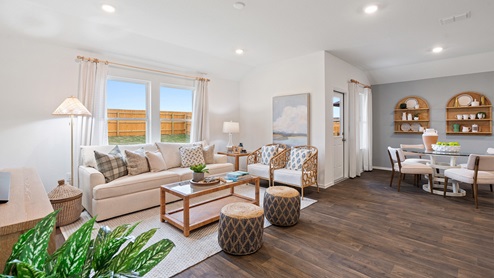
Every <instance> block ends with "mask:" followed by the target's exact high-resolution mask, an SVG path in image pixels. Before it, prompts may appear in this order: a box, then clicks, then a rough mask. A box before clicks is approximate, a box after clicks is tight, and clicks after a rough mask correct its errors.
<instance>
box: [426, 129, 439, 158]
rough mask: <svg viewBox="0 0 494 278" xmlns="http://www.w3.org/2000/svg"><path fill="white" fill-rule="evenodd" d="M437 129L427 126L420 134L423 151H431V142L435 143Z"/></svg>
mask: <svg viewBox="0 0 494 278" xmlns="http://www.w3.org/2000/svg"><path fill="white" fill-rule="evenodd" d="M437 138H438V135H437V130H435V129H432V128H428V129H426V130H425V131H424V134H422V141H424V146H425V151H427V152H432V144H436V143H437Z"/></svg>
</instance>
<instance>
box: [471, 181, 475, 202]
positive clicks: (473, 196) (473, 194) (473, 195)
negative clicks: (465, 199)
mask: <svg viewBox="0 0 494 278" xmlns="http://www.w3.org/2000/svg"><path fill="white" fill-rule="evenodd" d="M472 198H474V199H475V191H474V189H473V183H472Z"/></svg>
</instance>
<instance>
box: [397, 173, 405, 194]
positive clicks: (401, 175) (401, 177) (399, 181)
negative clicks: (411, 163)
mask: <svg viewBox="0 0 494 278" xmlns="http://www.w3.org/2000/svg"><path fill="white" fill-rule="evenodd" d="M403 176H404V175H403V174H402V173H400V178H399V179H398V192H400V185H401V179H403Z"/></svg>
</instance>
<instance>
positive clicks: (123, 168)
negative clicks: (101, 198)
mask: <svg viewBox="0 0 494 278" xmlns="http://www.w3.org/2000/svg"><path fill="white" fill-rule="evenodd" d="M94 157H95V158H96V165H97V166H98V171H100V172H101V173H102V174H103V176H104V177H105V181H106V182H111V181H112V180H114V179H118V178H120V177H123V176H126V175H127V174H128V171H127V165H126V164H125V160H124V158H123V155H122V153H121V152H120V149H119V148H118V146H115V148H113V150H111V151H110V153H109V154H105V153H100V152H98V151H94Z"/></svg>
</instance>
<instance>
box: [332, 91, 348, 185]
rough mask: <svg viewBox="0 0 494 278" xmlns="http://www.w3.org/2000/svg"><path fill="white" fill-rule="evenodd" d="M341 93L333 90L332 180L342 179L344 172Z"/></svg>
mask: <svg viewBox="0 0 494 278" xmlns="http://www.w3.org/2000/svg"><path fill="white" fill-rule="evenodd" d="M343 107H344V106H343V94H342V93H340V92H336V91H334V92H333V137H334V145H333V150H334V152H333V154H334V157H333V158H334V181H335V182H337V181H339V180H342V179H343V173H344V168H343V167H344V165H345V164H344V143H345V138H344V132H343V130H344V129H343V124H344V121H343Z"/></svg>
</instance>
